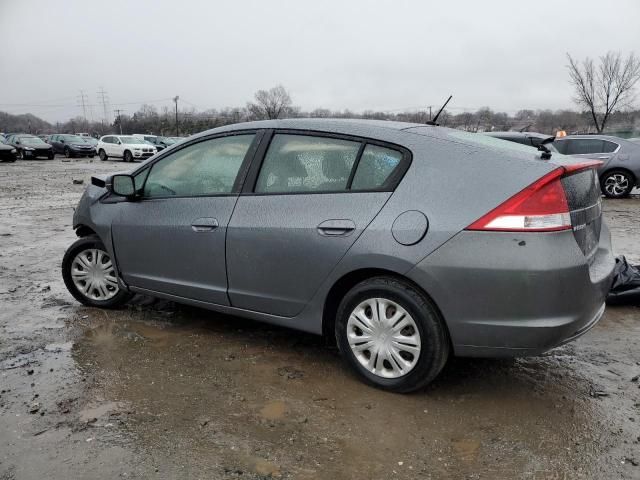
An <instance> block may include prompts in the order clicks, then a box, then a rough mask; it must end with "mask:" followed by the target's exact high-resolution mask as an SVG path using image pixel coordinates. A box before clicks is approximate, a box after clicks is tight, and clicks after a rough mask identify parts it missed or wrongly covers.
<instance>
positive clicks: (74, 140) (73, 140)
mask: <svg viewBox="0 0 640 480" xmlns="http://www.w3.org/2000/svg"><path fill="white" fill-rule="evenodd" d="M62 139H63V140H64V141H65V142H69V143H83V142H84V140H83V139H82V137H79V136H78V135H64V136H63V137H62Z"/></svg>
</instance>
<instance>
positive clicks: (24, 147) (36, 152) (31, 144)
mask: <svg viewBox="0 0 640 480" xmlns="http://www.w3.org/2000/svg"><path fill="white" fill-rule="evenodd" d="M9 141H10V142H11V145H13V146H14V147H15V149H16V150H17V152H18V155H19V156H20V158H21V159H23V160H24V159H27V158H37V157H47V158H48V159H49V160H52V159H53V157H54V154H53V147H51V145H49V144H48V143H47V142H45V141H44V140H42V139H41V138H39V137H36V136H35V135H25V134H22V135H12V136H11V137H10V140H9Z"/></svg>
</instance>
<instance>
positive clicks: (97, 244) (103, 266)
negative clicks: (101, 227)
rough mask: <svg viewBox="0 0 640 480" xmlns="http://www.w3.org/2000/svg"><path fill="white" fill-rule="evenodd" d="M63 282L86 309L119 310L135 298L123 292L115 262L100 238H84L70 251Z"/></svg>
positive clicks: (65, 262)
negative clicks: (88, 307)
mask: <svg viewBox="0 0 640 480" xmlns="http://www.w3.org/2000/svg"><path fill="white" fill-rule="evenodd" d="M62 278H63V279H64V283H65V285H66V286H67V289H68V290H69V292H70V293H71V295H73V296H74V298H75V299H76V300H78V301H79V302H80V303H82V304H83V305H87V306H90V307H101V308H116V307H119V306H121V305H123V304H124V303H125V302H126V301H127V300H129V299H130V298H131V294H130V293H129V292H127V291H126V290H123V289H122V288H120V285H119V284H118V278H117V274H116V271H115V267H114V264H113V260H112V259H111V256H110V255H109V253H108V252H107V250H106V248H105V247H104V245H103V243H102V241H100V239H99V238H98V237H97V236H96V235H91V236H89V237H83V238H80V239H78V240H76V241H75V242H74V243H73V245H71V246H70V247H69V248H68V249H67V251H66V253H65V254H64V258H63V259H62Z"/></svg>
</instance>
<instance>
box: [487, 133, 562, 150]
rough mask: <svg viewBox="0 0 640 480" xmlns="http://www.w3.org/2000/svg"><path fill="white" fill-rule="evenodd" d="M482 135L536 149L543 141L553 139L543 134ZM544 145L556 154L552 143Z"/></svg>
mask: <svg viewBox="0 0 640 480" xmlns="http://www.w3.org/2000/svg"><path fill="white" fill-rule="evenodd" d="M483 135H488V136H489V137H494V138H499V139H501V140H508V141H510V142H516V143H521V144H522V145H529V146H531V147H536V148H538V145H540V143H542V142H543V141H544V140H549V139H551V138H554V137H553V136H552V135H545V134H544V133H536V132H484V133H483ZM546 145H547V148H548V149H549V150H551V151H552V152H554V151H555V152H557V150H556V148H555V147H554V146H553V144H552V143H547V144H546Z"/></svg>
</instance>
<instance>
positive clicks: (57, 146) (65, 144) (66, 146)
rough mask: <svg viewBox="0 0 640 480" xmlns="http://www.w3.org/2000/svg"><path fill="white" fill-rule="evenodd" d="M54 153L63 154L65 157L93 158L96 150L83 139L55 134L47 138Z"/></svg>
mask: <svg viewBox="0 0 640 480" xmlns="http://www.w3.org/2000/svg"><path fill="white" fill-rule="evenodd" d="M49 144H50V145H51V146H52V147H53V152H54V153H63V154H64V156H65V157H67V158H72V157H93V156H95V154H96V149H95V147H94V146H93V145H91V144H90V143H89V142H87V141H85V139H84V138H83V137H79V136H77V135H69V134H56V135H51V136H50V137H49Z"/></svg>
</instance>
